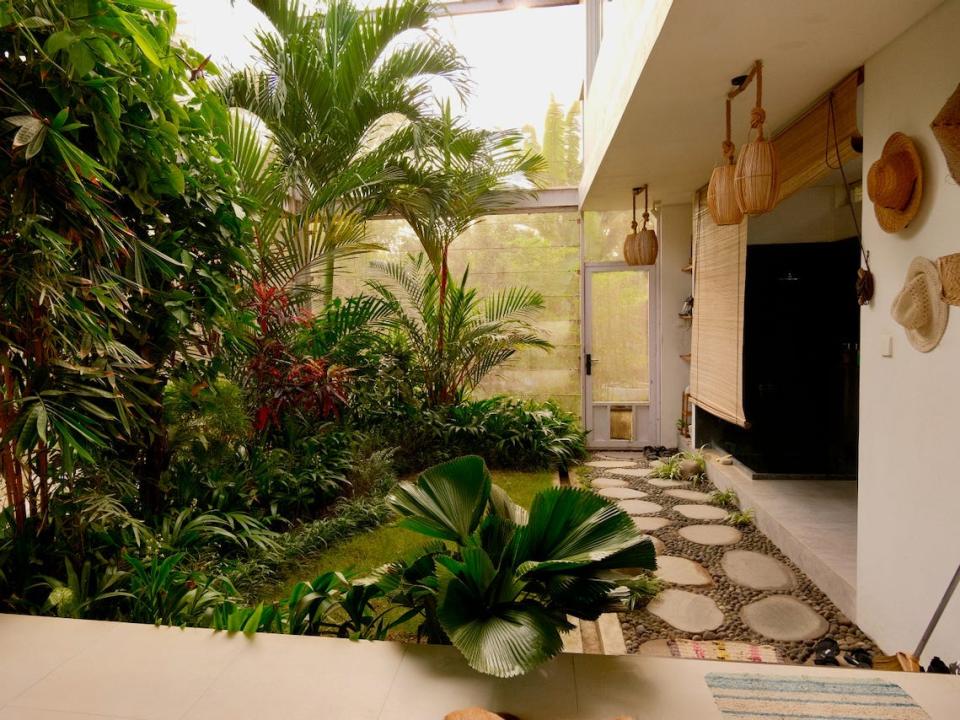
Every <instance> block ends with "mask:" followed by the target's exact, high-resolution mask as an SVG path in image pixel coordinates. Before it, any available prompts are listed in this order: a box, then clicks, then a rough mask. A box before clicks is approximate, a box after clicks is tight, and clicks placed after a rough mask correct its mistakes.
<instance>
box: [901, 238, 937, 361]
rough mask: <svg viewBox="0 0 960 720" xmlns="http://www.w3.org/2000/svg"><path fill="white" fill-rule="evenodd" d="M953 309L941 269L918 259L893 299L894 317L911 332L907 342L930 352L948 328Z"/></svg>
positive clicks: (912, 264) (921, 258)
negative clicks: (941, 279)
mask: <svg viewBox="0 0 960 720" xmlns="http://www.w3.org/2000/svg"><path fill="white" fill-rule="evenodd" d="M949 311H950V306H949V305H947V303H945V302H944V301H943V286H942V285H941V284H940V274H939V273H938V272H937V266H936V265H934V264H933V263H932V262H931V261H929V260H927V258H923V257H916V258H914V259H913V260H912V261H911V263H910V268H909V269H908V270H907V279H906V280H905V281H904V283H903V288H901V290H900V292H899V293H897V296H896V297H895V298H894V299H893V306H892V307H891V308H890V314H891V315H892V316H893V319H894V320H896V321H897V323H899V324H900V325H903V327H904V329H905V330H906V331H907V340H909V341H910V344H911V345H913V346H914V347H915V348H916V349H917V350H919V351H920V352H930V351H931V350H933V349H934V348H935V347H936V346H937V345H938V344H939V342H940V338H942V337H943V333H944V331H945V330H946V329H947V315H948V313H949Z"/></svg>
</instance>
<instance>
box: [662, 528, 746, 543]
mask: <svg viewBox="0 0 960 720" xmlns="http://www.w3.org/2000/svg"><path fill="white" fill-rule="evenodd" d="M677 533H678V534H679V535H680V537H682V538H684V539H685V540H689V541H690V542H695V543H698V544H699V545H733V544H734V543H736V542H739V541H740V538H741V537H743V535H741V534H740V531H739V530H737V529H736V528H734V527H730V526H729V525H687V526H686V527H682V528H680V529H679V530H678V531H677Z"/></svg>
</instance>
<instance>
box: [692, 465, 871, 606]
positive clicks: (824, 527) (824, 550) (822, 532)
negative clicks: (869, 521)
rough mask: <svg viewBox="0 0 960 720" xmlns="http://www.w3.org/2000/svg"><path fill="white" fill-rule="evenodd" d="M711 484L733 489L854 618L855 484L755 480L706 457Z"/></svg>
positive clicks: (784, 550)
mask: <svg viewBox="0 0 960 720" xmlns="http://www.w3.org/2000/svg"><path fill="white" fill-rule="evenodd" d="M705 455H706V457H707V460H708V463H707V474H708V476H709V478H710V481H711V482H712V483H713V484H714V485H716V486H717V487H718V488H720V489H721V490H727V489H731V488H732V489H734V490H736V491H737V495H738V496H739V497H740V504H741V506H742V507H745V508H751V509H753V510H754V511H755V513H756V524H757V527H758V528H759V529H760V531H761V532H763V534H764V535H766V536H767V537H768V538H770V540H771V541H772V542H773V543H774V544H775V545H776V546H777V547H778V548H780V551H781V552H782V553H783V554H784V555H786V556H787V557H788V558H790V559H791V560H792V561H793V562H794V563H795V564H796V565H797V567H799V568H800V569H801V570H803V571H804V573H806V575H807V577H809V578H810V579H811V580H813V582H814V583H816V585H817V587H819V588H820V589H821V590H822V591H823V592H824V593H825V594H826V595H827V597H829V598H830V599H831V600H832V601H833V602H834V604H835V605H836V606H837V607H838V608H840V610H841V611H842V612H843V613H844V614H846V615H847V617H849V618H850V619H851V620H854V621H855V620H856V607H857V594H856V587H857V482H856V481H855V480H754V479H753V478H752V477H750V475H749V474H748V473H747V472H745V471H744V469H743V468H742V467H740V466H738V465H719V464H717V463H716V462H714V459H715V458H717V457H719V456H720V453H717V452H715V451H709V450H708V451H707V452H706V453H705Z"/></svg>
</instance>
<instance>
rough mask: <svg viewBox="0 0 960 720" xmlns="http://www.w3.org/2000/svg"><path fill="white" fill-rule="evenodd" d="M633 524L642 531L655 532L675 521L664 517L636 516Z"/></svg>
mask: <svg viewBox="0 0 960 720" xmlns="http://www.w3.org/2000/svg"><path fill="white" fill-rule="evenodd" d="M633 524H634V526H635V527H636V528H637V530H640V531H641V532H653V531H655V530H662V529H663V528H665V527H666V526H667V525H672V524H673V523H672V522H671V521H669V520H667V519H666V518H662V517H634V518H633Z"/></svg>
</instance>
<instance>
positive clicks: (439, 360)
mask: <svg viewBox="0 0 960 720" xmlns="http://www.w3.org/2000/svg"><path fill="white" fill-rule="evenodd" d="M374 265H375V267H377V268H378V269H379V270H381V271H382V272H383V273H384V274H385V275H387V277H388V278H389V280H390V281H391V284H387V283H383V282H378V281H370V282H369V283H368V284H369V287H370V288H371V290H372V291H373V292H374V293H375V295H376V297H378V298H379V299H380V300H381V301H382V302H383V303H384V304H385V305H386V307H387V309H388V310H387V313H388V314H387V319H386V322H387V324H388V326H389V327H390V328H392V329H393V330H394V331H395V332H396V333H397V334H398V335H399V336H400V338H402V342H403V344H404V346H405V347H406V348H407V349H409V351H410V353H411V355H412V359H413V366H412V371H413V372H415V373H417V374H418V375H417V376H416V377H414V378H413V380H414V382H416V383H417V384H419V385H421V386H422V387H423V388H424V389H425V393H426V401H427V403H428V405H429V406H431V407H435V406H439V405H447V404H450V403H451V402H453V401H456V400H461V399H463V397H464V396H465V395H466V394H467V393H468V392H469V391H470V390H472V389H473V388H475V387H476V386H477V385H478V384H479V383H480V381H481V380H483V378H484V377H485V376H486V375H487V374H488V373H490V372H491V371H492V370H493V369H494V368H496V367H497V366H498V365H502V364H503V363H505V362H506V361H507V360H509V359H510V358H511V357H512V356H513V355H514V354H515V353H516V352H517V351H518V350H520V349H522V348H528V347H529V348H540V349H548V348H550V347H552V346H551V345H550V343H548V342H547V341H546V340H543V339H542V338H540V337H539V336H538V335H537V334H536V331H535V330H534V328H533V326H532V325H531V324H530V323H529V322H528V319H529V318H530V317H531V316H532V315H533V313H535V312H536V311H538V310H540V309H542V308H543V298H542V297H541V295H540V294H539V293H537V292H533V291H532V290H528V289H526V288H511V289H509V290H504V291H501V292H499V293H497V294H496V295H493V296H491V297H488V298H480V296H479V294H478V293H477V291H476V290H475V289H473V288H470V287H469V285H468V284H467V280H468V277H469V272H468V271H466V272H464V274H463V277H462V278H461V279H460V280H459V281H451V282H450V283H449V284H448V286H447V287H446V290H445V292H441V283H440V281H439V279H438V277H437V275H436V273H435V272H434V271H433V269H432V268H431V266H430V264H429V263H428V262H427V261H426V259H425V256H424V255H422V254H421V255H418V256H415V257H410V258H408V259H407V261H406V262H378V263H374Z"/></svg>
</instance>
